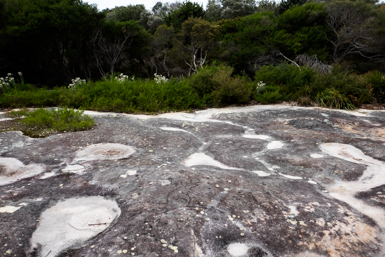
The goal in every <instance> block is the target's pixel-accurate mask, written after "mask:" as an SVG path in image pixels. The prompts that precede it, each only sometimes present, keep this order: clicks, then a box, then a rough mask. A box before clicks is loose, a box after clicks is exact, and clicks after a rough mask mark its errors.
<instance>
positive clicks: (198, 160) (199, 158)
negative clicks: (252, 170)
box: [182, 153, 243, 170]
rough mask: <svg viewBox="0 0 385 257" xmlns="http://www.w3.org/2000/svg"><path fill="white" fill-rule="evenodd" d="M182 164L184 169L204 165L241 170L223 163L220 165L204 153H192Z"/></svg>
mask: <svg viewBox="0 0 385 257" xmlns="http://www.w3.org/2000/svg"><path fill="white" fill-rule="evenodd" d="M182 164H183V165H184V166H186V167H192V166H199V165H205V166H214V167H218V168H220V169H225V170H243V169H239V168H234V167H229V166H227V165H225V164H223V163H220V162H219V161H216V160H214V158H212V157H211V156H208V155H206V154H204V153H194V154H192V155H190V156H189V157H188V158H187V159H185V160H184V161H183V162H182Z"/></svg>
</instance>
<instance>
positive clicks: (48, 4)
mask: <svg viewBox="0 0 385 257" xmlns="http://www.w3.org/2000/svg"><path fill="white" fill-rule="evenodd" d="M384 21H385V8H384V7H383V6H381V4H378V3H377V2H376V1H375V0H373V1H367V0H366V1H364V0H355V1H352V0H330V1H325V2H322V3H320V2H316V1H314V2H313V1H307V0H300V1H299V0H286V1H283V2H281V3H280V4H277V3H275V2H270V1H268V0H263V1H261V2H258V3H256V2H255V1H254V0H210V1H209V3H208V5H207V6H206V8H203V6H200V5H199V4H197V3H192V2H189V1H186V2H183V3H180V2H176V3H161V2H158V3H157V4H156V5H155V6H154V7H153V8H152V10H150V11H149V10H146V8H145V7H144V6H143V5H128V6H121V7H116V8H114V9H111V10H110V9H106V10H98V9H97V7H96V6H94V5H89V4H87V3H83V2H82V1H80V0H39V1H32V0H0V38H1V40H0V75H2V76H3V77H1V78H0V107H2V108H10V107H49V106H67V107H70V108H87V109H93V110H103V111H117V112H130V113H137V112H142V113H156V112H164V111H176V110H192V109H199V108H206V107H221V106H226V105H233V104H237V105H242V104H250V103H255V102H257V103H262V104H267V103H279V102H282V101H291V102H295V103H297V104H298V105H302V106H310V105H314V104H317V105H319V106H325V107H331V108H345V109H352V108H356V107H360V106H362V105H363V104H385V78H384V73H383V72H384V71H385V65H384V64H385V48H384V46H385V30H384V27H383V22H384ZM19 71H22V72H23V73H19V76H15V77H13V75H12V73H14V74H16V73H17V72H19ZM9 72H11V73H9ZM123 73H124V74H128V75H123ZM25 82H28V83H30V84H26V83H25Z"/></svg>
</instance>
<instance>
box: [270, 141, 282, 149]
mask: <svg viewBox="0 0 385 257" xmlns="http://www.w3.org/2000/svg"><path fill="white" fill-rule="evenodd" d="M282 147H283V143H282V142H281V141H272V142H271V143H269V144H268V145H267V149H268V150H272V149H279V148H282Z"/></svg>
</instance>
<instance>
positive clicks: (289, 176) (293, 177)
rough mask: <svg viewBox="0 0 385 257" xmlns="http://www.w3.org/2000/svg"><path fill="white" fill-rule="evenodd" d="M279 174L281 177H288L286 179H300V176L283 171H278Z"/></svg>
mask: <svg viewBox="0 0 385 257" xmlns="http://www.w3.org/2000/svg"><path fill="white" fill-rule="evenodd" d="M279 175H281V176H282V177H285V178H288V179H302V178H301V177H297V176H291V175H286V174H283V173H279Z"/></svg>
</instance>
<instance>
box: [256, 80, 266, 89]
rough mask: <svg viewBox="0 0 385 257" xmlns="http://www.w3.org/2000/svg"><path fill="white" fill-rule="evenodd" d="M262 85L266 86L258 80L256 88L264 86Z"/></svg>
mask: <svg viewBox="0 0 385 257" xmlns="http://www.w3.org/2000/svg"><path fill="white" fill-rule="evenodd" d="M264 86H266V83H263V81H259V82H258V83H257V89H259V88H261V87H264Z"/></svg>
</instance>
